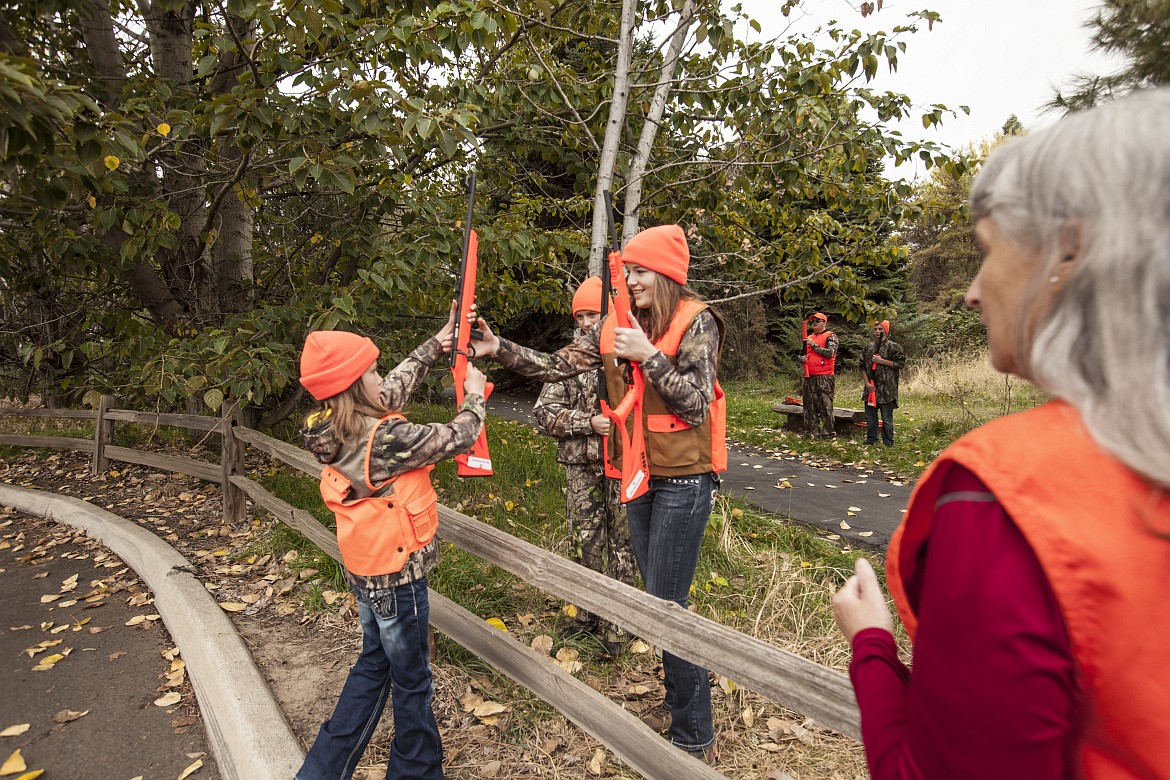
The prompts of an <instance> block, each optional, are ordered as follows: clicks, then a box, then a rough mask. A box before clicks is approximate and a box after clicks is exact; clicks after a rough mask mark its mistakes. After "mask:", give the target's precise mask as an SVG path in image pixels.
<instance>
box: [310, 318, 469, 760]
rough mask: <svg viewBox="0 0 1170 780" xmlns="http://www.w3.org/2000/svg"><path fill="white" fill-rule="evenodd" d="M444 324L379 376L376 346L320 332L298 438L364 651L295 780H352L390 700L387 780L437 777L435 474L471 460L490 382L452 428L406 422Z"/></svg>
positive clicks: (438, 352) (445, 335)
mask: <svg viewBox="0 0 1170 780" xmlns="http://www.w3.org/2000/svg"><path fill="white" fill-rule="evenodd" d="M454 318H455V309H454V307H452V309H451V317H450V318H449V319H448V320H447V324H446V325H444V326H443V328H442V329H441V330H440V331H439V332H438V333H437V334H436V335H435V337H434V338H431V339H429V340H428V341H426V342H425V343H423V344H422V345H421V346H419V347H418V348H417V349H415V350H414V351H413V352H411V353H410V355H409V356H408V357H407V358H406V359H405V360H403V361H402V362H401V363H400V364H399V365H398V366H397V367H396V368H394V369H393V370H391V371H390V372H389V373H388V374H387V375H386V377H385V378H382V377H380V376H378V363H377V361H378V347H377V346H375V345H374V342H373V341H370V339H368V338H365V337H363V336H359V335H357V334H356V333H347V332H345V331H336V330H319V331H313V332H312V333H310V334H309V337H308V338H307V339H306V340H305V348H304V351H303V352H302V353H301V384H302V385H304V386H305V389H306V390H308V391H309V393H310V394H311V395H312V396H313V397H314V398H315V399H317V400H318V401H320V402H321V408H320V410H318V411H316V412H313V413H312V414H311V415H309V418H308V420H307V422H306V425H305V428H304V430H302V431H301V433H302V435H303V436H304V439H305V444H306V446H307V447H308V448H309V449H310V450H312V452H313V455H314V456H315V457H316V458H317V460H318V461H319V462H321V463H322V464H324V466H325V469H324V471H323V472H322V473H321V496H322V498H324V499H325V504H326V506H328V507H329V508H330V509H331V510H333V512H334V513H335V514H336V515H337V546H338V547H339V548H340V549H341V558H342V563H343V564H344V568H345V578H346V580H347V581H348V583H349V586H350V588H351V589H352V590H353V592H354V595H355V597H356V598H357V607H358V619H359V620H360V621H361V626H362V651H361V655H359V656H358V659H357V662H356V663H355V664H354V666H353V669H352V670H351V671H350V673H349V677H348V679H346V681H345V686H344V687H343V688H342V689H341V697H340V698H339V699H338V701H337V706H336V708H335V709H334V710H333V716H332V717H331V718H330V719H329V720H327V721H326V722H325V723H324V724H323V725H322V726H321V729H320V731H319V732H318V733H317V739H316V740H315V741H314V742H313V747H312V748H311V749H310V750H309V753H308V755H307V756H305V762H304V764H303V765H302V766H301V769H300V771H298V772H297V774H296V780H325V778H349V777H351V776H352V775H353V771H354V769H355V768H356V766H357V763H358V761H359V760H360V759H361V757H362V753H364V752H365V749H366V745H367V744H369V741H370V737H371V736H373V733H374V727H375V726H377V725H378V720H379V719H380V718H381V716H382V709H383V707H385V705H386V700H387V698H390V700H391V703H392V706H393V712H394V741H393V743H392V744H391V746H390V761H389V764H388V765H387V768H386V776H387V777H390V778H428V780H430V779H433V778H441V777H442V776H443V749H442V744H441V741H440V737H439V727H438V724H437V723H436V722H435V715H434V712H433V711H432V709H431V700H432V699H433V698H434V690H435V689H434V683H433V681H432V679H431V667H430V650H429V646H428V643H429V640H430V630H429V621H430V607H429V603H428V600H427V574H428V573H429V572H430V570H431V569H433V568H434V566H435V564H437V563H438V561H439V540H438V538H437V537H436V536H435V529H436V528H437V527H438V520H439V517H438V503H437V499H436V496H435V491H434V488H432V487H431V479H430V471H431V469H432V468H434V465H433V464H435V463H438V462H439V461H441V460H446V459H447V458H450V457H453V456H454V455H456V454H458V453H461V452H466V451H467V449H468V448H469V447H471V445H472V444H473V443H474V442H475V440H476V438H477V437H478V436H479V431H480V429H481V428H482V427H483V420H484V397H483V393H484V384H485V380H484V375H483V373H482V372H480V371H479V369H477V368H475V367H474V366H468V368H467V378H466V381H465V382H464V384H463V389H464V391H465V392H466V395H465V396H464V401H463V404H462V405H461V406H460V408H459V412H458V414H456V415H455V417H454V418H452V420H451V422H449V423H447V424H445V425H444V424H440V423H430V424H427V425H415V424H414V423H411V422H409V421H408V420H407V419H406V418H405V417H403V416H402V413H401V412H400V411H399V410H400V409H402V407H403V405H405V404H406V400H407V398H409V396H410V394H411V393H412V392H413V391H414V390H415V388H417V387H418V386H419V383H420V382H421V381H422V379H423V377H424V376H426V374H427V371H429V370H430V369H431V368H433V367H434V365H435V364H436V363H437V362H438V360H439V358H440V357H441V356H442V354H443V352H444V351H450V349H451V334H452V332H453V329H454V323H455V319H454Z"/></svg>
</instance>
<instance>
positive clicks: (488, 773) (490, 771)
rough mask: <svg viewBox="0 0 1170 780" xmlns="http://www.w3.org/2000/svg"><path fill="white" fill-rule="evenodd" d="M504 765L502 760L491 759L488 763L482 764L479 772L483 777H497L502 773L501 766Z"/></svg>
mask: <svg viewBox="0 0 1170 780" xmlns="http://www.w3.org/2000/svg"><path fill="white" fill-rule="evenodd" d="M503 765H504V764H503V763H502V762H500V761H489V762H487V763H486V764H483V765H482V766H480V768H479V774H480V776H481V777H495V776H496V775H497V774H499V773H500V768H501V767H503Z"/></svg>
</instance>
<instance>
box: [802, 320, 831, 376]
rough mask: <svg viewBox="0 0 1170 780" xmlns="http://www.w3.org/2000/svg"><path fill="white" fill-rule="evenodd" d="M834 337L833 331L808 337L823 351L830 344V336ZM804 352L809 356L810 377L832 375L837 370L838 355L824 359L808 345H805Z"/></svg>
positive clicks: (811, 334) (812, 334)
mask: <svg viewBox="0 0 1170 780" xmlns="http://www.w3.org/2000/svg"><path fill="white" fill-rule="evenodd" d="M832 335H833V331H831V330H826V331H825V332H824V333H810V334H808V337H809V338H810V339H812V340H813V341H814V342H816V345H817V346H818V347H820V348H821V349H824V348H825V343H826V342H828V340H829V336H832ZM804 352H805V354H806V355H808V373H809V376H822V375H824V374H832V373H833V372H835V371H836V370H837V355H836V354H834V355H833V357H828V358H827V357H822V356H821V355H818V354H817V353H816V350H814V349H813V348H812V347H810V346H809V345H808V344H805V345H804Z"/></svg>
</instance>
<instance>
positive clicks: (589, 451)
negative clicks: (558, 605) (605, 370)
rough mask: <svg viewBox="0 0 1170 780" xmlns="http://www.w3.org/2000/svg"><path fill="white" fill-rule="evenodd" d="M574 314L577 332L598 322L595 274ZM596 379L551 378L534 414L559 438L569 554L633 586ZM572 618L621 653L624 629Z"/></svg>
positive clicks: (591, 374)
mask: <svg viewBox="0 0 1170 780" xmlns="http://www.w3.org/2000/svg"><path fill="white" fill-rule="evenodd" d="M573 319H574V320H575V321H576V324H577V328H578V330H579V334H585V333H589V332H590V331H592V330H593V329H594V328H596V327H597V326H598V324H599V323H600V321H601V279H600V278H599V277H596V276H591V277H589V278H588V279H586V280H585V281H584V282H583V283H582V284H581V286H580V287H579V288H578V289H577V292H576V294H575V295H574V296H573ZM597 383H598V372H596V371H586V372H585V373H583V374H578V375H577V376H574V377H570V378H569V379H563V380H561V381H559V382H549V383H548V384H546V385H545V386H544V387H543V389H542V390H541V391H540V397H539V398H537V400H536V406H535V407H534V408H533V413H534V414H535V416H536V421H537V424H538V425H539V426H540V429H541V430H542V431H544V432H545V433H547V434H548V435H549V436H552V437H554V438H555V439H556V440H557V462H558V463H560V464H561V465H563V466H564V467H565V485H566V495H565V521H566V524H567V525H568V527H569V546H570V551H569V556H570V557H571V558H572V559H573V560H574V561H576V562H577V563H580V564H582V565H583V566H587V567H589V568H590V569H592V570H593V571H596V572H600V573H602V574H608V575H609V576H610V577H612V578H613V579H615V580H619V581H621V582H624V583H626V584H627V585H634V584H635V579H634V573H635V571H636V568H637V564H636V563H635V561H634V551H633V548H632V547H630V529H629V526H628V525H627V523H626V512H625V509H624V508H623V507H622V504H621V501H620V498H619V496H618V490H619V487H620V484H619V482H618V480H616V479H609V478H607V477H606V476H605V463H604V457H603V454H602V449H601V447H602V436H601V434H602V433H603V432H604V431H606V430H608V428H609V420H608V419H607V418H605V417H604V416H603V415H601V414H600V413H599V411H598V408H599V407H598V402H597ZM607 559H608V566H607ZM607 569H608V570H607ZM576 620H577V621H578V625H579V627H580V629H581V630H583V631H588V632H590V633H594V634H596V636H597V637H598V639H600V640H601V643H602V646H603V647H604V648H605V651H606V653H608V654H609V655H610V656H611V657H616V656H618V655H620V653H621V647H622V643H623V642H624V641H625V639H626V632H625V631H624V630H622V629H621V628H619V627H618V626H616V625H614V624H613V623H611V622H610V621H608V620H602V619H600V618H597V617H596V616H595V615H591V614H590V613H588V612H586V611H585V610H579V611H578V613H577V616H576Z"/></svg>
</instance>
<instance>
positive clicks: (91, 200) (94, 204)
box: [85, 195, 97, 209]
mask: <svg viewBox="0 0 1170 780" xmlns="http://www.w3.org/2000/svg"><path fill="white" fill-rule="evenodd" d="M85 202H86V203H88V204H89V207H90V208H91V209H96V208H97V198H95V197H94V196H93V195H90V196H89V197H88V198H86V199H85Z"/></svg>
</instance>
